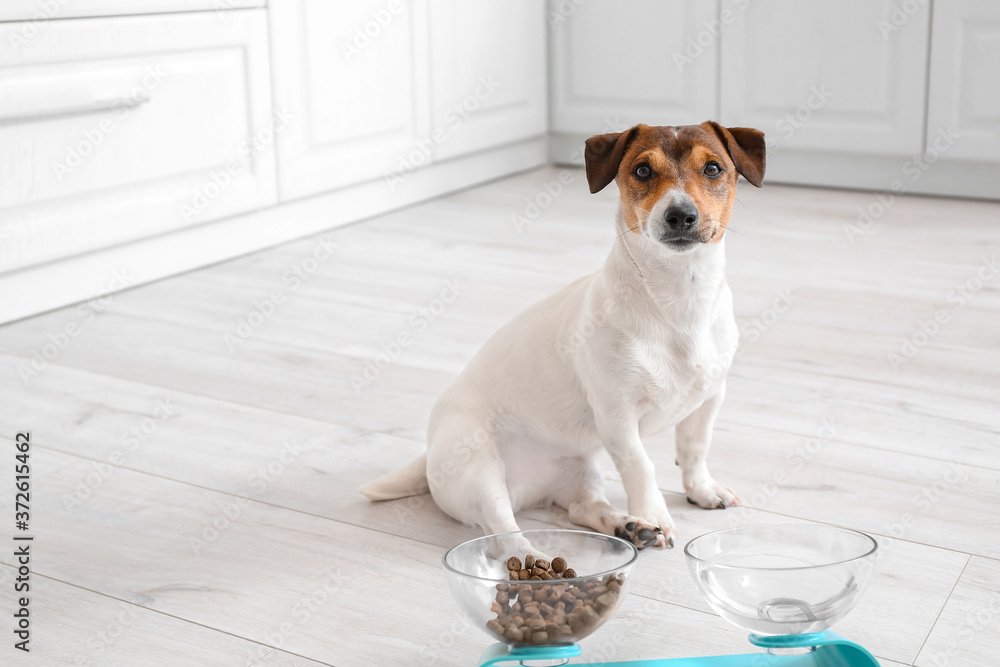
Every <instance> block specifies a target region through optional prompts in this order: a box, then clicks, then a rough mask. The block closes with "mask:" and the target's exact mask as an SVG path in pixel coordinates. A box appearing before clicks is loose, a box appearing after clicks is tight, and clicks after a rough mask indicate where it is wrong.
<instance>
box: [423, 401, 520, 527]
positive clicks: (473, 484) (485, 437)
mask: <svg viewBox="0 0 1000 667" xmlns="http://www.w3.org/2000/svg"><path fill="white" fill-rule="evenodd" d="M431 437H432V440H431V442H430V443H429V446H428V449H427V482H428V485H429V486H430V491H431V495H432V496H433V497H434V501H435V502H436V503H437V505H438V507H440V508H441V509H442V510H443V511H444V512H445V513H446V514H448V515H450V516H451V517H452V518H453V519H457V520H458V521H461V522H462V523H465V524H468V525H472V526H479V527H480V528H482V530H483V531H484V532H486V533H505V532H510V531H516V530H520V529H519V528H518V526H517V521H515V520H514V508H513V507H512V505H511V499H510V494H509V492H508V490H507V482H506V467H505V465H504V461H503V457H502V456H501V455H500V450H499V448H498V446H497V442H496V437H495V435H494V429H492V428H490V426H488V425H487V424H484V423H481V422H480V421H479V420H476V419H473V418H471V417H470V416H468V415H466V414H463V413H456V414H453V415H450V416H449V417H448V418H447V419H445V420H442V422H441V423H440V424H438V425H437V427H436V428H435V429H434V431H433V434H432V436H431Z"/></svg>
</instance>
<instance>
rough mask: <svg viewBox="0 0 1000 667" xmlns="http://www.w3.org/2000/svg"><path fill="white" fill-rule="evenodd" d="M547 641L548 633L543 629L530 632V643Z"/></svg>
mask: <svg viewBox="0 0 1000 667" xmlns="http://www.w3.org/2000/svg"><path fill="white" fill-rule="evenodd" d="M547 641H549V633H547V632H545V631H544V630H542V631H540V632H532V633H531V643H532V644H544V643H545V642H547Z"/></svg>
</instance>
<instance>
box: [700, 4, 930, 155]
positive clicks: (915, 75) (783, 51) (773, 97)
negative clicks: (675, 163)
mask: <svg viewBox="0 0 1000 667" xmlns="http://www.w3.org/2000/svg"><path fill="white" fill-rule="evenodd" d="M896 4H898V3H896V2H895V0H840V1H838V2H816V1H813V0H810V1H807V2H803V1H802V0H756V1H754V2H747V1H746V0H724V2H723V3H722V7H723V11H727V10H728V11H730V12H732V13H733V16H734V17H735V19H734V20H733V21H732V23H731V25H730V26H728V27H727V29H726V30H725V32H724V33H723V35H722V42H721V46H722V55H721V67H720V81H719V89H720V113H719V117H720V122H722V123H723V124H725V125H738V126H749V127H756V128H758V129H761V130H763V131H764V133H765V134H766V135H767V136H768V139H769V143H768V145H769V148H770V149H771V153H772V154H774V153H775V152H776V150H777V149H779V148H780V149H781V150H785V149H787V148H791V149H798V150H807V151H840V152H844V151H846V152H851V153H853V154H856V155H865V154H875V155H906V154H909V153H919V152H920V150H921V149H922V146H923V138H924V117H923V108H924V96H925V94H926V75H925V68H926V63H927V52H928V42H927V25H928V20H929V9H928V3H917V2H913V3H912V4H913V5H914V7H915V8H916V9H915V11H914V12H913V13H912V14H903V15H902V16H905V17H906V18H905V20H902V19H900V18H896V19H895V23H899V24H900V25H898V26H897V25H895V24H894V23H893V11H894V10H893V7H894V6H895V5H896ZM769 157H770V156H769Z"/></svg>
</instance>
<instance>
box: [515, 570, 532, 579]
mask: <svg viewBox="0 0 1000 667" xmlns="http://www.w3.org/2000/svg"><path fill="white" fill-rule="evenodd" d="M517 578H518V579H520V580H521V581H527V580H528V579H530V578H531V573H530V572H528V571H527V570H521V571H520V572H518V573H517Z"/></svg>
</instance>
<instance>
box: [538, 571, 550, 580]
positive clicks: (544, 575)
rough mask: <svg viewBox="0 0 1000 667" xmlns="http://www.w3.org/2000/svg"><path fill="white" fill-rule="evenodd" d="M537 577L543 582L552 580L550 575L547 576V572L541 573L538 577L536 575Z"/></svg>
mask: <svg viewBox="0 0 1000 667" xmlns="http://www.w3.org/2000/svg"><path fill="white" fill-rule="evenodd" d="M538 576H540V577H541V578H542V579H543V580H545V581H551V580H552V575H551V574H549V573H548V572H542V573H541V574H540V575H538Z"/></svg>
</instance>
